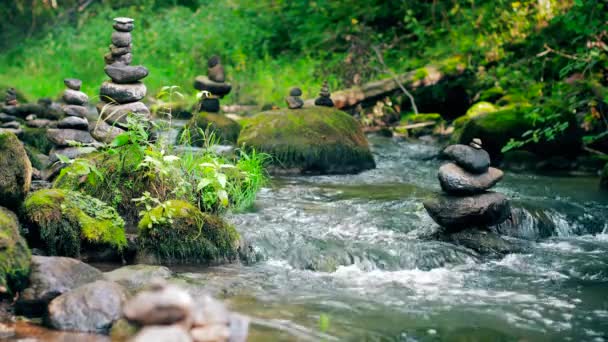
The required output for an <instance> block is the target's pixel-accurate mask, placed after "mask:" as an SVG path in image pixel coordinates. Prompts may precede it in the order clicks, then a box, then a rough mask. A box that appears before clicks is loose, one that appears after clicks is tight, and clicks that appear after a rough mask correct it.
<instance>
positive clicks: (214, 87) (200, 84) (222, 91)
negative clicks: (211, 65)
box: [194, 76, 232, 97]
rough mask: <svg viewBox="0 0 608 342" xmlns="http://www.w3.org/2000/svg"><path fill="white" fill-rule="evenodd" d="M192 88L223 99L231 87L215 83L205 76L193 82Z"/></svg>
mask: <svg viewBox="0 0 608 342" xmlns="http://www.w3.org/2000/svg"><path fill="white" fill-rule="evenodd" d="M194 88H195V89H197V90H201V91H203V90H206V91H208V92H210V93H211V94H213V95H217V96H219V97H223V96H225V95H227V94H228V93H230V90H231V89H232V85H230V83H223V82H215V81H213V80H211V79H209V77H207V76H198V77H196V79H195V80H194Z"/></svg>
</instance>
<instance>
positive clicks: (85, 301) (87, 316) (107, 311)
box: [48, 280, 127, 333]
mask: <svg viewBox="0 0 608 342" xmlns="http://www.w3.org/2000/svg"><path fill="white" fill-rule="evenodd" d="M126 300H127V294H126V291H125V289H124V288H123V287H122V286H120V285H118V284H116V283H113V282H110V281H105V280H98V281H96V282H94V283H90V284H86V285H83V286H80V287H78V288H76V289H74V290H72V291H70V292H67V293H64V294H62V295H60V296H59V297H57V298H55V299H53V301H51V303H50V304H49V308H48V323H49V325H50V326H51V327H52V328H55V329H58V330H71V331H82V332H95V333H107V332H108V331H109V330H110V328H111V327H112V323H114V321H116V320H118V319H119V318H120V317H121V311H122V310H121V308H122V305H123V303H124V302H125V301H126Z"/></svg>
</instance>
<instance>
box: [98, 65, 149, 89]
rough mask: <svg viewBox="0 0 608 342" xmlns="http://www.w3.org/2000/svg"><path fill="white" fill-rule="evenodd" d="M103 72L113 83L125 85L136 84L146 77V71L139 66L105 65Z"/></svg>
mask: <svg viewBox="0 0 608 342" xmlns="http://www.w3.org/2000/svg"><path fill="white" fill-rule="evenodd" d="M104 71H105V72H106V74H107V75H108V76H110V78H111V79H112V81H113V82H114V83H118V84H125V83H134V82H137V81H139V80H141V79H143V78H145V77H146V76H148V69H147V68H146V67H143V66H141V65H138V66H129V65H120V64H113V65H107V66H106V67H105V68H104Z"/></svg>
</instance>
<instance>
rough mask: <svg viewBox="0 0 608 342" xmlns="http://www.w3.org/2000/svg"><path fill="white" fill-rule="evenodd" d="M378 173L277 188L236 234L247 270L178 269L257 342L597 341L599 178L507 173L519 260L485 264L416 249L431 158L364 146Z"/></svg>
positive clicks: (604, 256)
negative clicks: (243, 244) (248, 258)
mask: <svg viewBox="0 0 608 342" xmlns="http://www.w3.org/2000/svg"><path fill="white" fill-rule="evenodd" d="M371 143H372V145H373V150H374V154H375V157H376V161H377V164H378V167H377V169H375V170H371V171H368V172H364V173H362V174H359V175H355V176H353V175H350V176H315V177H293V178H281V179H275V180H273V182H272V184H271V185H270V186H269V187H268V188H266V189H264V190H263V191H262V192H261V194H260V195H259V197H258V200H257V201H256V204H255V208H254V209H253V210H252V211H250V212H247V213H239V214H232V215H230V216H229V220H230V221H232V222H233V223H234V224H235V225H236V226H237V228H238V230H239V231H240V233H241V234H242V235H243V237H244V238H245V239H246V240H247V241H248V242H250V243H251V244H252V245H253V246H255V247H254V249H253V250H252V251H251V252H252V253H251V254H252V255H254V257H255V259H256V262H253V263H251V264H250V265H247V266H245V265H229V266H222V267H213V268H210V269H204V270H201V269H197V268H195V267H194V268H188V267H182V268H179V269H176V270H177V271H178V272H179V276H178V278H179V280H180V281H182V282H183V283H184V284H187V285H188V286H189V287H191V288H192V289H193V290H194V291H197V290H202V289H203V288H204V289H207V290H208V289H212V291H213V292H215V293H216V294H217V295H219V296H221V297H223V298H225V299H227V300H228V302H229V303H230V305H231V307H232V308H234V309H236V310H238V311H241V312H244V313H248V314H250V315H251V316H253V317H255V322H254V323H255V324H254V328H253V334H252V340H254V341H255V340H258V341H268V340H313V341H316V340H327V341H331V340H353V341H361V340H377V341H512V340H517V341H556V340H570V341H604V340H606V339H608V196H606V195H605V194H602V193H601V192H599V191H598V180H597V178H566V177H564V178H560V177H545V176H538V175H523V174H511V173H507V175H506V177H505V179H504V180H503V182H501V183H500V184H499V186H498V187H496V191H500V192H503V193H505V194H506V195H508V196H509V197H510V198H511V199H512V205H513V207H515V208H516V213H517V222H519V229H518V230H517V231H513V230H512V229H511V230H510V233H511V235H513V237H511V238H510V239H511V240H512V241H514V242H517V243H520V244H522V245H524V246H526V252H524V253H520V254H510V255H508V256H506V257H504V258H502V259H499V260H496V259H494V260H488V259H485V258H483V257H480V256H479V255H477V254H475V253H474V252H472V251H470V250H468V249H465V248H463V247H458V246H454V245H451V244H448V243H443V242H437V241H432V240H428V239H425V238H424V236H426V235H428V234H429V232H432V231H433V230H435V229H436V226H435V224H434V223H433V222H432V221H431V219H430V218H429V217H428V216H427V214H426V212H425V210H424V208H423V206H422V204H421V201H422V200H423V199H424V198H425V197H426V196H428V195H429V194H431V193H432V192H437V191H439V185H438V181H437V179H436V172H437V168H438V166H439V161H437V160H435V159H434V158H433V156H435V155H436V153H437V151H438V150H437V147H436V146H433V145H424V144H417V143H406V142H398V141H395V140H391V139H387V138H376V137H373V138H372V139H371Z"/></svg>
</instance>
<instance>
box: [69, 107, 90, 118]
mask: <svg viewBox="0 0 608 342" xmlns="http://www.w3.org/2000/svg"><path fill="white" fill-rule="evenodd" d="M63 112H64V113H65V115H68V116H77V117H79V118H84V117H86V116H87V113H88V112H89V110H88V109H87V108H86V107H83V106H75V105H67V106H64V107H63Z"/></svg>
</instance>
